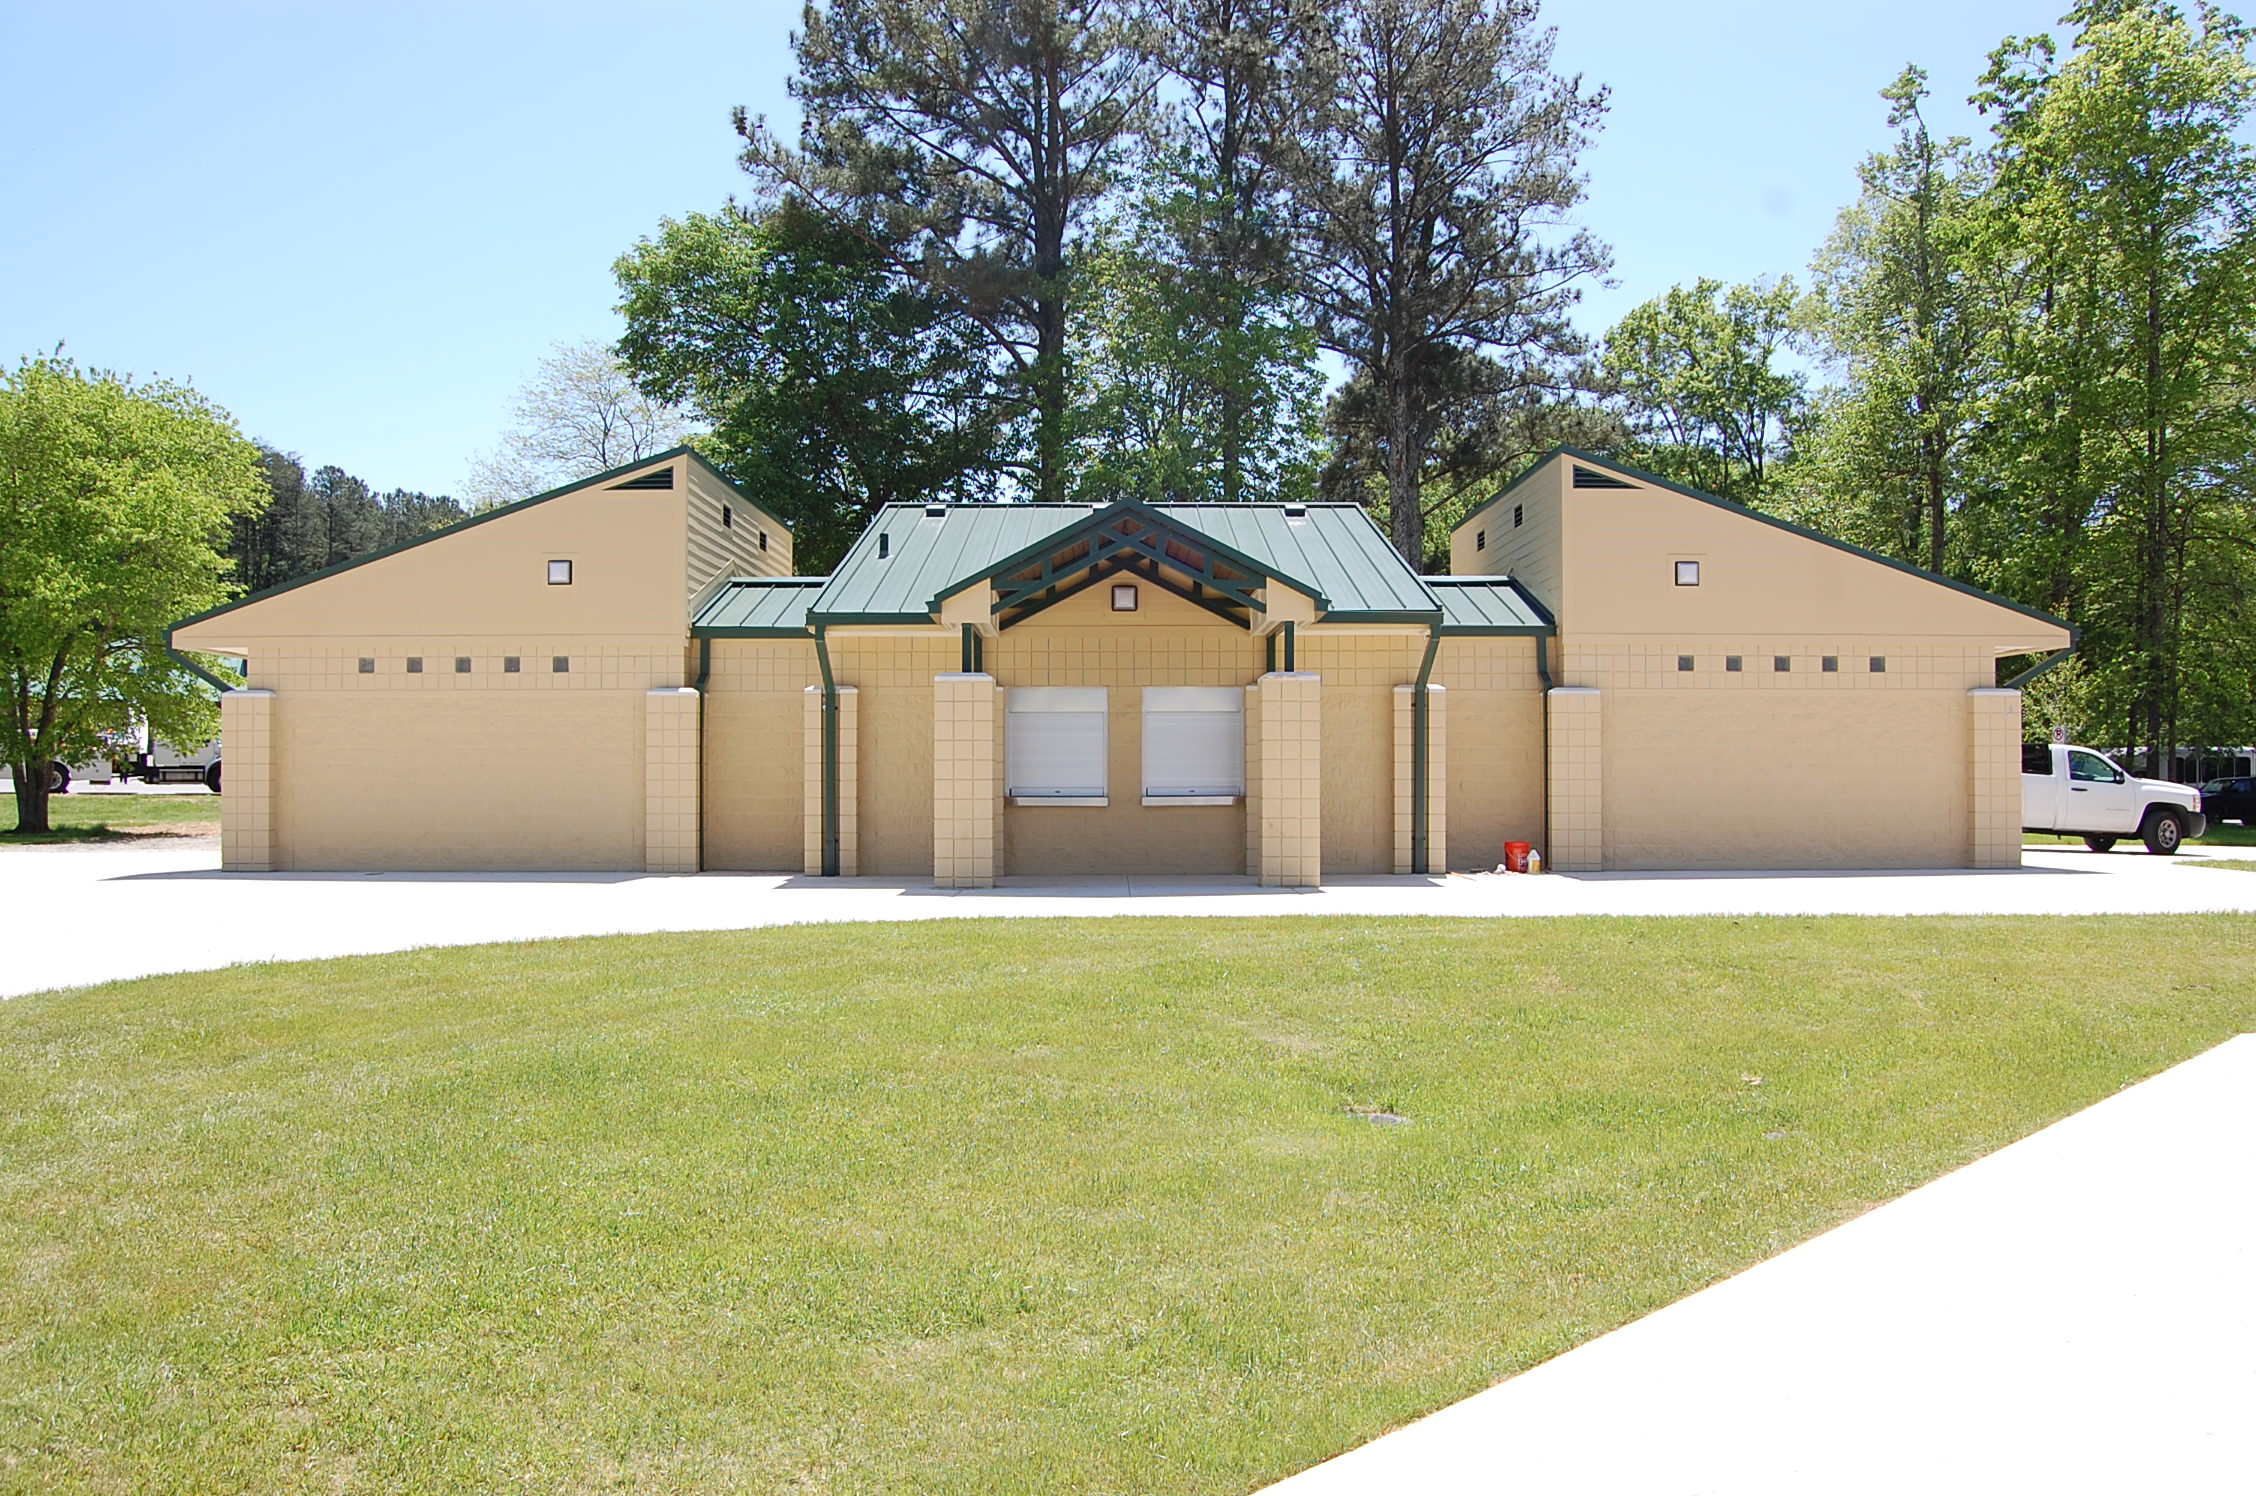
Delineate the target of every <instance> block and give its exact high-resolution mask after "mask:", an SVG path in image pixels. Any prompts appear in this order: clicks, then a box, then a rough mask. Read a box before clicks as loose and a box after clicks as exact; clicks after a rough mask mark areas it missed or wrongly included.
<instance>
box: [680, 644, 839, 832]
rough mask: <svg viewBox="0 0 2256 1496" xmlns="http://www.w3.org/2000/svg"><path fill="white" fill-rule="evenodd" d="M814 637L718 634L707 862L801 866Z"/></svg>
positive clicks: (708, 699) (709, 709) (709, 740)
mask: <svg viewBox="0 0 2256 1496" xmlns="http://www.w3.org/2000/svg"><path fill="white" fill-rule="evenodd" d="M820 680H821V676H820V673H819V672H818V671H817V670H816V668H815V646H814V642H813V641H812V640H791V639H774V640H770V639H716V640H714V641H713V654H712V669H711V671H710V673H709V674H708V676H707V679H706V695H705V796H704V810H705V866H707V867H709V868H717V869H727V870H730V871H736V872H763V873H769V872H797V871H799V870H800V868H801V865H802V861H803V839H804V829H805V828H804V826H803V824H802V823H803V821H804V819H805V815H804V807H803V794H804V788H803V785H802V782H801V781H802V774H801V766H800V759H801V747H802V744H801V737H802V734H803V730H804V729H803V722H802V718H803V714H804V712H805V710H806V707H805V704H804V701H803V700H802V698H803V697H804V695H805V693H806V690H807V688H808V687H810V686H814V685H817V684H819V683H820Z"/></svg>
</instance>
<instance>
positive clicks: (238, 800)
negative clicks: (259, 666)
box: [219, 691, 275, 873]
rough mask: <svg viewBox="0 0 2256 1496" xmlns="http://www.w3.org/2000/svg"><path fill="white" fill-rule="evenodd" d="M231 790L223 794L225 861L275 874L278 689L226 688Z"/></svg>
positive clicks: (222, 713) (223, 706)
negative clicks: (275, 724) (275, 740)
mask: <svg viewBox="0 0 2256 1496" xmlns="http://www.w3.org/2000/svg"><path fill="white" fill-rule="evenodd" d="M219 740H220V742H222V743H224V744H225V745H226V756H225V760H224V762H225V764H226V773H227V781H226V793H224V794H222V795H221V796H220V797H219V865H220V866H221V867H223V868H225V869H226V870H227V871H229V872H231V873H271V872H273V871H274V866H275V845H274V693H273V692H272V691H226V692H222V693H221V694H220V698H219Z"/></svg>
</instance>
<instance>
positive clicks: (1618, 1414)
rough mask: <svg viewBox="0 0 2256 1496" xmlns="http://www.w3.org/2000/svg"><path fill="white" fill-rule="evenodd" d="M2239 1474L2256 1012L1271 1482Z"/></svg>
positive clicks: (1650, 1483) (1757, 1487) (1761, 1481)
mask: <svg viewBox="0 0 2256 1496" xmlns="http://www.w3.org/2000/svg"><path fill="white" fill-rule="evenodd" d="M2252 1487H2256V1035H2243V1036H2242V1037H2240V1038H2238V1039H2234V1040H2231V1041H2229V1042H2227V1043H2226V1044H2223V1045H2221V1046H2219V1047H2218V1048H2216V1049H2213V1050H2211V1051H2210V1052H2209V1053H2207V1054H2205V1055H2201V1056H2199V1057H2197V1058H2195V1059H2193V1060H2190V1061H2188V1062H2186V1063H2185V1064H2183V1065H2180V1066H2178V1067H2176V1068H2175V1069H2173V1070H2169V1071H2167V1072H2165V1073H2163V1074H2162V1075H2160V1076H2157V1077H2156V1078H2154V1079H2152V1080H2149V1081H2147V1082H2145V1083H2144V1084H2142V1085H2138V1086H2134V1087H2132V1088H2130V1089H2128V1090H2126V1091H2124V1092H2122V1093H2120V1094H2118V1095H2116V1096H2114V1097H2112V1098H2110V1099H2109V1100H2106V1101H2103V1102H2101V1103H2100V1104H2098V1105H2097V1106H2094V1107H2092V1108H2090V1109H2088V1110H2086V1111H2084V1112H2081V1113H2079V1114H2077V1115H2076V1116H2073V1117H2070V1118H2068V1119H2067V1120H2066V1121H2063V1122H2060V1123H2057V1124H2055V1125H2054V1126H2052V1127H2048V1128H2046V1129H2045V1130H2044V1131H2042V1132H2040V1133H2037V1134H2035V1135H2034V1136H2031V1137H2028V1138H2025V1139H2023V1140H2022V1141H2020V1142H2018V1143H2015V1144H2013V1145H2012V1146H2010V1147H2007V1148H2004V1149H2001V1150H2000V1151H1999V1152H1997V1153H1993V1154H1991V1155H1990V1156H1989V1157H1987V1158H1985V1159H1982V1160H1981V1161H1979V1162H1977V1163H1974V1164H1971V1165H1969V1166H1967V1167H1966V1168H1964V1169H1960V1170H1959V1171H1957V1172H1956V1173H1954V1174H1949V1175H1946V1176H1944V1177H1943V1178H1941V1179H1939V1180H1936V1181H1935V1182H1934V1183H1932V1184H1930V1185H1927V1186H1926V1187H1925V1188H1923V1189H1918V1190H1914V1191H1913V1192H1912V1193H1910V1194H1908V1195H1906V1196H1904V1197H1903V1198H1901V1199H1899V1200H1896V1201H1893V1202H1891V1203H1889V1204H1887V1205H1883V1206H1881V1207H1880V1208H1878V1209H1877V1210H1874V1211H1871V1212H1869V1213H1868V1214H1866V1215H1864V1216H1861V1217H1859V1218H1858V1219H1856V1220H1854V1221H1851V1222H1849V1223H1848V1224H1847V1225H1845V1226H1841V1227H1839V1228H1838V1229H1836V1230H1833V1231H1830V1232H1828V1233H1826V1234H1825V1235H1823V1236H1820V1237H1817V1238H1816V1239H1814V1240H1812V1241H1809V1242H1806V1243H1804V1244H1803V1245H1801V1246H1799V1247H1796V1248H1794V1249H1792V1250H1791V1251H1788V1252H1785V1253H1783V1254H1781V1255H1779V1256H1777V1257H1774V1258H1772V1259H1770V1260H1769V1261H1768V1262H1765V1263H1762V1264H1761V1265H1759V1266H1757V1267H1753V1268H1750V1269H1748V1270H1747V1271H1746V1272H1744V1273H1741V1274H1740V1275H1739V1276H1737V1277H1735V1278H1731V1279H1729V1280H1727V1281H1725V1282H1723V1283H1720V1284H1717V1285H1716V1286H1715V1287H1712V1288H1709V1289H1707V1290H1705V1291H1703V1292H1700V1293H1696V1294H1693V1295H1692V1296H1691V1297H1689V1298H1685V1299H1681V1300H1679V1301H1678V1302H1676V1303H1674V1304H1671V1305H1670V1306H1668V1307H1667V1308H1665V1309H1662V1310H1659V1311H1657V1312H1656V1313H1653V1314H1650V1315H1648V1316H1646V1317H1645V1318H1644V1319H1641V1320H1638V1321H1636V1322H1635V1323H1633V1324H1630V1325H1628V1326H1625V1327H1624V1328H1622V1329H1620V1330H1617V1331H1615V1332H1614V1333H1612V1334H1610V1335H1606V1336H1602V1337H1600V1338H1599V1339H1597V1340H1593V1341H1591V1342H1589V1343H1588V1344H1586V1345H1583V1346H1580V1347H1578V1348H1576V1349H1574V1350H1571V1351H1569V1352H1567V1353H1566V1354H1565V1355H1562V1356H1560V1357H1558V1358H1557V1359H1555V1360H1552V1361H1549V1362H1547V1363H1545V1364H1544V1365H1542V1366H1539V1367H1536V1368H1535V1369H1534V1370H1532V1371H1529V1372H1526V1373H1524V1374H1522V1375H1520V1376H1518V1377H1515V1378H1513V1379H1512V1380H1510V1381H1508V1382H1504V1383H1502V1384H1501V1385H1499V1386H1496V1387H1493V1388H1491V1389H1489V1390H1488V1391H1486V1392H1483V1393H1480V1394H1478V1395H1476V1396H1474V1397H1471V1398H1468V1399H1466V1400H1465V1401H1464V1402H1461V1403H1458V1404H1456V1405H1455V1406H1453V1407H1450V1408H1446V1409H1444V1410H1442V1411H1441V1412H1438V1413H1435V1414H1433V1415H1432V1416H1430V1417H1428V1418H1424V1419H1421V1420H1419V1421H1418V1422H1416V1423H1413V1424H1410V1425H1409V1426H1407V1427H1405V1428H1402V1429H1399V1430H1397V1431H1395V1432H1394V1433H1391V1434H1388V1435H1386V1436H1385V1437H1383V1438H1380V1439H1377V1440H1374V1441H1373V1442H1371V1443H1370V1444H1367V1445H1365V1446H1363V1447H1362V1448H1360V1449H1357V1450H1355V1451H1353V1452H1351V1453H1349V1454H1346V1455H1342V1456H1341V1457H1339V1458H1338V1459H1335V1460H1332V1461H1330V1462H1328V1463H1326V1464H1323V1465H1319V1466H1317V1467H1315V1468H1314V1469H1312V1470H1308V1471H1304V1472H1302V1473H1301V1474H1299V1475H1296V1476H1294V1477H1292V1478H1291V1479H1289V1480H1286V1481H1283V1482H1280V1483H1279V1484H1277V1485H1275V1486H1272V1487H1270V1488H1269V1491H1268V1493H1267V1496H1381V1493H1386V1496H1394V1493H1406V1492H1416V1493H1419V1496H1476V1493H1478V1496H1517V1493H1530V1496H1532V1493H1538V1492H1540V1493H1543V1496H1617V1493H1619V1496H1631V1493H1634V1496H1787V1493H1793V1496H1805V1493H1810V1492H1825V1493H1828V1496H1860V1493H1866V1492H1871V1493H1881V1492H1886V1493H1890V1496H1896V1493H1903V1492H1922V1493H1943V1496H1959V1493H1968V1496H1971V1493H1977V1492H1979V1493H1983V1496H1989V1493H1995V1492H2006V1491H2016V1492H2018V1491H2027V1492H2040V1491H2041V1492H2045V1493H2047V1496H2080V1493H2085V1492H2090V1493H2099V1492H2106V1493H2110V1496H2113V1493H2121V1492H2130V1491H2141V1492H2145V1491H2152V1492H2163V1491H2167V1492H2170V1493H2172V1496H2212V1493H2213V1496H2225V1493H2228V1492H2229V1493H2234V1496H2240V1493H2245V1492H2247V1491H2249V1490H2250V1489H2252Z"/></svg>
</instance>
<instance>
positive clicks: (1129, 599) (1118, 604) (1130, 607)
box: [1112, 582, 1136, 613]
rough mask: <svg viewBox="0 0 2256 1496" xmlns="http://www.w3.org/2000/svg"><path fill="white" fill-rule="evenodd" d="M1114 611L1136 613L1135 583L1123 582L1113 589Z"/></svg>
mask: <svg viewBox="0 0 2256 1496" xmlns="http://www.w3.org/2000/svg"><path fill="white" fill-rule="evenodd" d="M1112 611H1113V612H1115V613H1133V612H1135V611H1136V584H1135V583H1133V582H1122V583H1120V584H1118V585H1117V586H1115V587H1114V588H1113V589H1112Z"/></svg>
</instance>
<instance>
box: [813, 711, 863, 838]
mask: <svg viewBox="0 0 2256 1496" xmlns="http://www.w3.org/2000/svg"><path fill="white" fill-rule="evenodd" d="M860 700H861V697H860V694H859V693H858V692H856V691H855V689H854V688H853V687H852V686H840V687H839V688H838V876H840V877H841V878H852V877H856V876H858V875H859V870H860V867H861V857H860V853H859V843H860V840H861V824H860V820H859V818H858V815H857V811H856V806H857V803H858V800H859V795H858V793H857V791H858V788H859V786H860V784H861V734H860V731H859V727H858V724H859V722H860V714H859V711H858V706H859V702H860ZM806 702H807V708H806V714H805V717H804V719H803V720H804V722H805V732H804V733H803V734H802V742H803V745H804V749H805V751H804V752H803V754H802V755H801V763H802V765H803V767H802V771H801V772H802V775H803V778H802V779H801V783H802V784H804V785H805V786H806V793H805V795H804V796H803V797H802V800H801V804H802V807H803V809H804V811H805V825H806V838H805V845H804V849H803V850H804V851H805V853H806V858H805V861H804V863H803V864H802V866H804V867H805V869H806V872H807V876H808V877H810V878H819V877H821V876H822V870H823V693H822V687H820V686H809V687H807V691H806Z"/></svg>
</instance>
